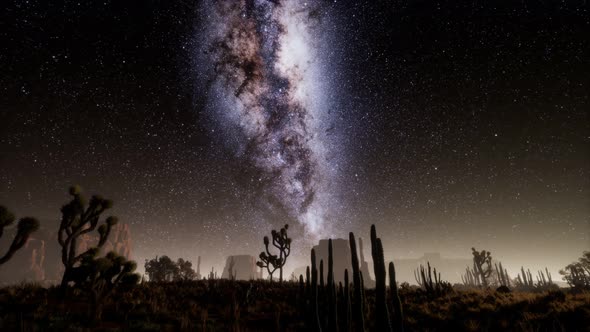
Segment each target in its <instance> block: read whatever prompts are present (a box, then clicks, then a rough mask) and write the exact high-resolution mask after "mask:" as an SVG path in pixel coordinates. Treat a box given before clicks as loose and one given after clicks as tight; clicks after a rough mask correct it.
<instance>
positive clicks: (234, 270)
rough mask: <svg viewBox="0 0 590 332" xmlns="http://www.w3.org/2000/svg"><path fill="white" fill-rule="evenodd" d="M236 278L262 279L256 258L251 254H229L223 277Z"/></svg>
mask: <svg viewBox="0 0 590 332" xmlns="http://www.w3.org/2000/svg"><path fill="white" fill-rule="evenodd" d="M232 276H233V278H234V279H236V280H251V279H260V278H261V277H262V276H261V274H260V272H258V267H257V266H256V258H255V257H254V256H250V255H234V256H229V257H228V258H227V260H226V261H225V267H224V268H223V273H222V274H221V278H224V279H232Z"/></svg>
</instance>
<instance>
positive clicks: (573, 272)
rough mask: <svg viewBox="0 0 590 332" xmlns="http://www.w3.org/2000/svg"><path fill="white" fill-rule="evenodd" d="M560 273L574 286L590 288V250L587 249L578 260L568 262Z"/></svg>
mask: <svg viewBox="0 0 590 332" xmlns="http://www.w3.org/2000/svg"><path fill="white" fill-rule="evenodd" d="M559 274H561V275H562V276H563V280H565V281H566V282H567V283H568V284H569V285H570V287H572V288H576V289H583V288H590V251H585V252H584V253H583V254H582V257H580V259H579V260H578V261H577V262H574V263H571V264H568V265H567V266H566V267H565V268H564V269H563V270H560V271H559Z"/></svg>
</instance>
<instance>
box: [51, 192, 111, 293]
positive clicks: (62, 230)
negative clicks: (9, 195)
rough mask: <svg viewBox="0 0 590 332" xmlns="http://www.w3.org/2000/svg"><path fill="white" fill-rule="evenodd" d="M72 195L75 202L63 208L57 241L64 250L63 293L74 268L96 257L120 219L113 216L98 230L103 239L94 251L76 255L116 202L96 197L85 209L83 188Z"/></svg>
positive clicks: (62, 256) (93, 248)
mask: <svg viewBox="0 0 590 332" xmlns="http://www.w3.org/2000/svg"><path fill="white" fill-rule="evenodd" d="M69 193H70V195H71V196H72V200H71V201H70V202H69V203H68V204H66V205H64V206H63V207H62V208H61V213H62V218H61V223H60V225H59V232H58V238H57V239H58V242H59V244H60V245H61V247H62V252H61V254H62V255H61V260H62V263H63V264H64V267H65V271H64V275H63V278H62V281H61V289H62V291H64V292H65V289H66V287H67V285H68V282H69V281H72V279H71V276H70V274H71V273H72V270H73V269H74V267H75V266H77V265H79V264H80V262H81V261H82V259H84V258H85V257H87V256H88V257H94V256H96V255H97V254H98V252H99V250H100V248H102V246H103V245H104V244H105V243H106V241H107V238H108V236H109V234H110V232H111V228H112V227H113V226H114V225H116V224H117V218H115V217H112V216H111V217H108V218H106V220H105V222H104V223H103V224H102V225H100V226H99V227H98V234H99V236H100V237H99V240H98V244H97V245H96V247H91V248H89V249H87V250H86V251H85V252H83V253H80V254H78V253H77V252H76V250H77V241H78V238H79V237H80V236H82V235H84V234H87V233H90V232H92V231H94V230H95V229H97V228H96V227H97V226H98V224H99V219H100V217H101V215H102V213H103V212H104V211H105V210H107V209H109V208H111V207H112V206H113V202H112V201H111V200H108V199H104V198H102V197H100V196H97V195H95V196H92V198H91V199H90V202H89V203H88V206H86V200H85V199H84V197H82V195H81V189H80V187H78V186H74V187H71V188H70V191H69Z"/></svg>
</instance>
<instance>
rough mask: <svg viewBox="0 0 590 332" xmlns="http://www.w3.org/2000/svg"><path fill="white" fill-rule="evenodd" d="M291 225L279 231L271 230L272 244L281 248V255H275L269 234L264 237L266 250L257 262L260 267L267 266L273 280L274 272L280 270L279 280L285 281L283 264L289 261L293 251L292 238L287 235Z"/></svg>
mask: <svg viewBox="0 0 590 332" xmlns="http://www.w3.org/2000/svg"><path fill="white" fill-rule="evenodd" d="M288 229H289V225H288V224H287V225H285V226H284V227H283V228H281V229H280V230H279V231H278V232H277V231H275V230H274V229H273V230H272V231H271V236H272V245H273V246H274V247H275V248H277V249H278V250H279V255H278V256H277V255H273V254H272V253H271V252H270V250H269V248H268V246H269V244H270V240H269V238H268V236H265V237H264V248H265V251H263V252H261V253H260V255H259V256H258V257H259V258H260V261H258V262H256V265H258V267H260V268H266V270H267V271H268V274H269V278H270V281H272V276H273V273H274V272H275V271H276V270H279V282H281V283H282V282H283V266H285V263H286V262H287V257H289V254H290V253H291V238H289V236H288V235H287V230H288Z"/></svg>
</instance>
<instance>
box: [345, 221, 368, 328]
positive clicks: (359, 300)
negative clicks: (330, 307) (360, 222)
mask: <svg viewBox="0 0 590 332" xmlns="http://www.w3.org/2000/svg"><path fill="white" fill-rule="evenodd" d="M348 240H349V243H350V256H351V261H352V282H353V287H354V288H353V291H354V296H353V299H352V318H353V321H354V325H355V327H356V330H357V331H365V317H364V307H363V302H364V300H363V289H362V288H363V286H362V281H361V271H360V267H359V259H358V255H357V249H356V241H355V237H354V233H352V232H350V233H349V234H348Z"/></svg>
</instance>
